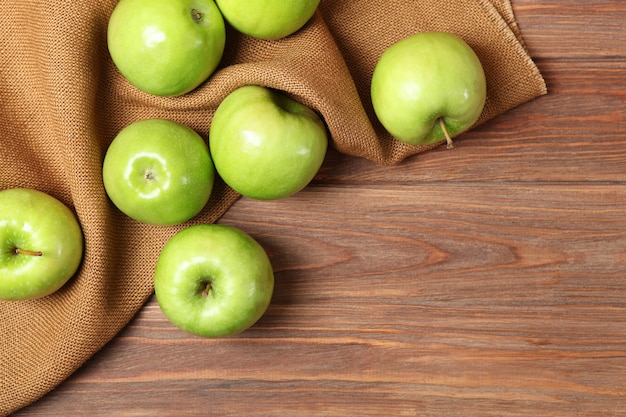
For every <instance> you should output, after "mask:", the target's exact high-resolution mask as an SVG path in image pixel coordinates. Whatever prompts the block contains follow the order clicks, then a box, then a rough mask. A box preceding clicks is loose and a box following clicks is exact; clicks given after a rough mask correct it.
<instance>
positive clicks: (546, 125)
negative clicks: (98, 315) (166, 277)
mask: <svg viewBox="0 0 626 417" xmlns="http://www.w3.org/2000/svg"><path fill="white" fill-rule="evenodd" d="M512 3H513V7H514V11H515V13H516V16H517V19H518V23H519V27H520V29H521V31H522V34H523V36H524V39H525V40H526V42H527V46H528V48H529V51H530V54H531V56H532V57H533V58H534V60H535V61H536V63H537V65H538V66H539V68H540V70H541V71H542V74H543V75H544V77H545V79H546V82H547V85H548V89H549V94H548V95H547V96H544V97H541V98H538V99H536V100H533V101H532V102H530V103H527V104H525V105H523V106H520V107H518V108H516V109H514V110H512V111H509V112H507V113H506V114H504V115H502V116H500V117H498V118H496V119H495V120H492V121H491V122H489V123H487V124H485V125H483V126H481V127H480V128H478V129H476V130H474V131H472V132H470V133H468V134H465V135H464V136H462V138H460V139H459V140H458V141H457V142H456V148H455V149H454V150H452V151H448V150H446V149H445V146H444V147H441V148H438V149H436V150H434V151H431V152H429V153H427V154H423V155H419V156H416V157H414V158H411V159H408V160H406V161H405V162H404V163H402V164H400V165H398V166H394V167H381V166H376V165H374V164H372V163H370V162H368V161H365V160H359V159H355V158H352V157H348V156H345V155H341V154H338V153H337V152H333V151H331V153H330V154H329V156H328V158H327V160H326V162H325V164H324V166H323V169H322V171H321V172H320V174H319V175H318V177H317V178H316V179H315V181H314V183H313V184H311V186H310V187H308V188H307V189H306V190H305V191H303V192H301V193H299V194H298V195H296V196H294V197H292V198H289V199H286V200H281V201H277V202H266V203H259V202H256V201H250V200H246V199H242V200H240V201H238V202H237V203H236V204H235V205H234V207H233V208H232V209H231V210H230V211H229V212H228V213H227V214H226V216H225V217H224V218H223V219H222V220H221V222H222V223H226V224H232V225H236V226H239V227H242V228H243V229H245V230H246V231H248V232H249V233H250V234H252V235H253V236H254V237H255V238H257V239H258V240H259V241H260V242H261V243H262V244H263V245H264V246H265V248H266V249H267V250H268V251H269V252H270V255H271V258H272V262H273V264H274V266H275V269H276V292H275V296H274V299H273V303H272V305H271V307H270V309H269V311H268V312H267V314H266V315H265V316H264V317H263V318H262V319H261V321H260V322H259V323H258V324H257V325H256V326H255V327H254V328H252V329H250V330H248V331H247V332H245V333H243V334H241V335H239V336H237V337H234V338H230V339H222V340H203V339H199V338H196V337H193V336H188V335H186V334H184V333H183V332H181V331H179V330H178V329H176V328H174V327H173V326H172V325H171V324H170V323H169V322H168V321H167V320H166V319H165V318H164V316H163V315H162V313H161V312H160V310H159V307H158V305H157V304H156V301H155V300H154V298H153V299H151V300H150V302H149V303H148V304H147V305H146V306H145V308H144V309H142V310H141V312H140V313H139V314H138V316H137V317H136V318H135V319H134V320H133V321H132V322H131V323H130V324H129V325H128V327H127V328H126V329H125V330H123V331H122V332H121V333H120V334H119V336H118V337H116V338H115V339H114V340H113V341H112V342H111V343H110V344H109V345H107V346H106V347H105V348H104V349H103V350H102V351H101V352H99V353H98V354H96V355H95V356H94V357H93V359H92V360H90V361H89V362H87V363H86V364H85V365H84V366H83V367H82V368H81V369H80V370H79V371H78V372H76V373H75V374H74V375H73V376H72V377H70V378H69V379H68V380H67V381H66V382H65V383H63V384H62V385H60V386H59V387H58V388H57V389H56V390H54V391H53V392H51V393H50V394H48V395H46V396H45V397H44V398H43V399H41V400H40V401H38V402H36V403H35V404H33V405H31V406H29V407H26V408H24V409H22V410H21V411H19V412H17V413H16V414H15V415H19V416H47V417H54V416H60V417H61V416H62V417H71V416H154V417H157V416H298V417H301V416H594V417H596V416H616V415H626V266H625V265H626V231H625V228H626V111H625V108H626V2H624V1H621V0H607V1H600V0H588V1H585V2H580V1H573V0H550V1H541V2H538V1H534V0H513V2H512Z"/></svg>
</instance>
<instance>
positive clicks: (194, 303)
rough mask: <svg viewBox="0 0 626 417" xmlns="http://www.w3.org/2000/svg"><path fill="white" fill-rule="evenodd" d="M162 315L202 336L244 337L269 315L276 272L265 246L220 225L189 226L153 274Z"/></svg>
mask: <svg viewBox="0 0 626 417" xmlns="http://www.w3.org/2000/svg"><path fill="white" fill-rule="evenodd" d="M154 290H155V294H156V298H157V302H158V303H159V306H160V307H161V310H162V311H163V314H165V316H166V317H167V318H168V319H169V320H170V321H171V322H172V323H173V324H174V325H176V326H177V327H179V328H180V329H182V330H184V331H186V332H188V333H191V334H194V335H197V336H202V337H225V336H231V335H234V334H237V333H240V332H242V331H244V330H246V329H247V328H249V327H250V326H252V325H253V324H254V323H256V322H257V321H258V319H259V318H261V316H262V315H263V314H264V313H265V311H266V310H267V307H268V306H269V304H270V301H271V298H272V293H273V291H274V272H273V269H272V265H271V263H270V260H269V257H268V256H267V254H266V252H265V250H264V249H263V247H261V245H260V244H259V243H258V242H257V241H256V240H254V239H253V238H252V237H251V236H250V235H248V234H247V233H245V232H243V231H242V230H240V229H238V228H235V227H232V226H227V225H221V224H202V225H196V226H190V227H188V228H186V229H183V230H181V231H179V232H178V233H176V234H175V235H174V236H173V237H172V238H171V239H170V240H169V241H168V242H167V243H166V244H165V246H164V247H163V250H162V251H161V253H160V255H159V259H158V261H157V264H156V267H155V272H154Z"/></svg>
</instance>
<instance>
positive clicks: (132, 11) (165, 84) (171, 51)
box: [107, 0, 226, 96]
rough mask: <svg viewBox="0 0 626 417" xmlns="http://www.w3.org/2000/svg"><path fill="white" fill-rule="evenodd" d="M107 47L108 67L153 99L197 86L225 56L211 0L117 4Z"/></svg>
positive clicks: (219, 20)
mask: <svg viewBox="0 0 626 417" xmlns="http://www.w3.org/2000/svg"><path fill="white" fill-rule="evenodd" d="M107 41H108V47H109V52H110V54H111V58H112V59H113V62H114V63H115V65H116V66H117V68H118V69H119V71H120V72H121V73H122V75H124V77H126V79H128V81H129V82H130V83H131V84H133V85H134V86H135V87H137V88H139V89H140V90H142V91H145V92H147V93H150V94H154V95H158V96H177V95H181V94H185V93H187V92H189V91H191V90H193V89H194V88H196V87H198V86H199V85H200V84H202V83H203V82H204V81H205V80H206V79H207V78H208V77H209V76H210V75H211V74H212V73H213V72H214V71H215V69H216V68H217V66H218V64H219V62H220V61H221V59H222V55H223V53H224V47H225V43H226V28H225V24H224V19H223V17H222V14H221V13H220V11H219V9H218V8H217V5H216V4H215V2H214V1H213V0H120V2H119V3H118V4H117V5H116V7H115V9H114V10H113V13H112V14H111V16H110V19H109V24H108V30H107Z"/></svg>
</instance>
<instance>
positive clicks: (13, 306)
mask: <svg viewBox="0 0 626 417" xmlns="http://www.w3.org/2000/svg"><path fill="white" fill-rule="evenodd" d="M115 4H116V0H97V1H96V0H39V1H2V2H0V15H1V16H2V19H1V20H0V65H1V66H0V135H1V136H0V189H4V188H11V187H32V188H36V189H39V190H41V191H44V192H47V193H49V194H51V195H53V196H55V197H57V198H59V199H60V200H62V201H63V202H65V203H66V204H67V205H69V206H70V207H71V208H73V209H74V210H75V211H76V213H77V215H78V217H79V218H80V222H81V225H82V227H83V230H84V234H85V242H86V251H85V257H84V262H83V265H82V267H81V269H80V270H79V272H78V274H77V275H76V276H75V277H74V278H73V279H72V280H71V281H70V282H69V283H68V284H67V285H66V286H65V287H64V288H63V289H62V290H60V291H58V292H57V293H55V294H53V295H52V296H49V297H46V298H44V299H40V300H36V301H28V302H0V326H1V334H0V415H7V414H9V413H10V412H11V411H13V410H16V409H18V408H20V407H23V406H25V405H27V404H29V403H31V402H33V401H35V400H36V399H38V398H39V397H41V396H42V395H44V394H46V393H47V392H48V391H50V390H51V389H53V388H54V387H55V386H57V385H58V384H59V383H61V382H62V381H63V380H64V379H65V378H67V377H68V376H69V375H70V374H71V373H72V372H73V371H75V370H76V369H77V368H78V367H79V366H81V364H83V362H84V361H86V360H87V359H88V358H89V357H90V356H92V355H93V354H94V353H95V352H96V351H98V350H99V349H100V348H101V347H102V346H103V345H104V344H106V343H107V342H108V341H109V340H110V339H111V338H112V337H113V336H114V335H115V334H116V333H117V332H118V331H119V330H120V329H121V328H122V327H123V326H125V325H126V324H127V323H128V321H129V320H130V319H131V318H132V317H133V315H134V314H135V313H136V312H137V311H138V310H139V309H140V308H141V307H142V305H143V304H144V303H145V301H146V300H147V298H148V297H149V296H150V295H151V294H152V291H153V286H152V272H153V267H154V264H155V262H156V259H157V256H158V254H159V251H160V249H161V247H162V245H163V244H164V243H165V241H166V240H167V239H168V238H169V237H170V236H171V235H172V234H173V233H174V232H176V231H177V230H179V229H180V228H181V227H185V226H189V225H190V224H195V223H210V222H214V221H215V220H217V219H218V218H219V217H220V216H221V215H222V214H223V213H224V212H225V211H226V210H227V209H228V208H229V207H230V205H231V204H232V203H233V202H234V201H235V200H236V199H237V198H238V196H237V195H236V194H235V193H234V192H232V191H231V190H229V189H228V188H227V187H225V186H224V185H223V184H221V183H218V184H217V186H216V189H215V191H214V194H213V196H212V198H211V202H210V204H209V205H208V207H207V208H206V209H205V210H204V211H203V212H202V213H201V215H199V216H198V217H197V218H195V219H193V220H192V221H191V222H189V223H187V224H185V225H181V226H177V227H151V226H146V225H142V224H138V223H136V222H134V221H131V220H129V219H128V218H126V217H124V216H123V215H121V214H120V213H119V212H118V211H117V210H116V209H115V208H114V207H113V206H112V204H111V203H110V202H109V201H108V200H107V197H106V194H105V192H104V189H103V186H102V181H101V164H102V159H103V155H104V153H105V151H106V148H107V145H108V144H109V143H110V141H111V140H112V139H113V137H114V136H115V135H116V133H117V132H118V131H119V130H120V129H121V128H122V127H124V126H125V125H127V124H129V123H130V122H132V121H134V120H138V119H142V118H148V117H164V118H170V119H174V120H177V121H180V122H182V123H185V124H187V125H189V126H190V127H192V128H193V129H195V130H197V131H198V132H199V133H200V134H202V135H204V136H205V137H206V136H207V134H208V131H209V124H210V122H211V117H212V114H213V111H214V109H215V108H216V106H217V105H218V103H219V102H220V100H222V99H223V98H224V97H225V96H226V95H227V94H228V93H229V92H230V91H232V90H233V89H235V88H236V87H238V86H241V85H244V84H261V85H266V86H270V87H275V88H278V89H281V90H284V91H287V92H289V93H291V94H292V95H293V96H295V97H296V98H297V99H299V100H301V101H302V102H304V103H306V104H308V105H309V106H311V107H313V108H314V109H316V110H317V111H318V112H319V113H320V114H321V115H322V116H323V118H324V120H325V121H326V123H327V125H328V129H329V132H330V134H331V136H332V146H334V147H335V148H336V149H338V150H339V151H341V152H343V153H346V154H349V155H353V156H355V157H362V158H367V159H369V160H371V161H373V163H377V164H385V165H389V164H396V163H399V162H400V161H402V160H403V159H405V158H406V157H407V156H410V155H414V154H416V153H418V152H422V151H425V150H427V148H421V147H412V146H408V145H403V144H401V143H399V142H397V141H394V140H393V139H391V138H390V137H389V136H388V135H387V134H385V132H384V131H383V130H382V128H381V127H380V125H379V124H378V123H377V122H376V120H375V118H374V117H373V113H372V109H371V104H370V102H369V81H370V77H371V74H372V71H373V69H374V65H375V63H376V61H377V59H378V57H379V56H380V54H381V52H382V51H383V49H385V48H386V47H388V46H389V45H391V44H392V43H393V42H395V41H397V40H399V39H400V38H403V37H405V36H408V35H410V34H413V33H415V32H418V31H425V30H435V29H436V30H444V31H449V32H453V33H456V34H458V35H460V36H461V37H462V38H464V39H465V40H466V41H467V42H468V43H469V44H470V45H471V46H472V47H473V48H474V49H475V50H476V52H477V54H478V56H479V57H480V59H481V60H482V63H483V65H484V67H485V72H486V74H487V83H488V99H487V104H486V107H485V110H484V114H483V115H482V117H481V119H480V123H482V122H484V121H486V120H488V119H490V118H492V117H494V116H497V115H498V114H501V113H502V112H504V111H506V110H508V109H511V108H513V107H515V106H517V105H519V104H521V103H524V102H526V101H529V100H530V99H532V98H534V97H537V96H539V95H541V94H544V93H545V92H546V90H545V84H544V81H543V79H542V77H541V75H540V73H539V71H538V70H537V68H536V67H535V65H534V64H533V62H532V61H531V59H530V58H529V56H528V53H527V51H526V50H525V47H524V44H523V42H522V40H521V36H520V33H519V31H518V28H517V26H516V23H515V19H514V16H513V12H512V8H511V5H510V4H509V1H508V0H403V1H401V0H391V1H389V0H387V1H374V2H372V1H371V0H341V1H339V0H322V4H321V6H320V10H319V12H318V13H317V14H316V15H315V17H314V18H313V19H312V21H311V22H309V24H308V25H307V26H306V27H305V28H304V29H303V30H302V31H301V32H299V33H298V34H297V35H294V36H292V37H290V38H287V39H284V40H282V41H279V42H267V41H255V40H252V39H249V38H246V37H244V36H241V35H239V34H237V33H234V32H233V31H229V32H228V40H227V47H226V53H225V56H224V58H223V61H222V65H221V67H220V68H219V70H218V72H216V73H215V75H214V76H213V77H212V78H211V79H210V80H209V81H208V82H207V83H205V84H204V85H203V86H201V87H200V88H199V89H197V90H196V91H194V92H192V93H190V94H188V95H185V96H182V97H177V98H157V97H152V96H149V95H147V94H145V93H142V92H140V91H138V90H136V89H135V88H133V87H131V86H130V85H129V84H128V83H127V82H126V81H125V80H124V79H123V78H121V76H120V75H119V73H118V72H117V70H116V69H115V67H114V66H113V64H112V62H111V60H110V57H109V54H108V51H107V45H106V27H107V21H108V17H109V15H110V13H111V11H112V10H113V7H114V6H115ZM413 163H419V160H414V162H413ZM250 215H251V216H254V214H253V213H252V214H250Z"/></svg>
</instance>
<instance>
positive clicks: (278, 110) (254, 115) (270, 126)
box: [209, 85, 328, 200]
mask: <svg viewBox="0 0 626 417" xmlns="http://www.w3.org/2000/svg"><path fill="white" fill-rule="evenodd" d="M209 147H210V150H211V155H212V157H213V162H214V163H215V168H216V170H217V172H218V174H219V175H220V176H221V178H222V179H223V180H224V182H225V183H226V184H228V185H229V186H230V187H231V188H233V189H234V190H235V191H237V192H238V193H240V194H242V195H243V196H246V197H250V198H253V199H257V200H275V199H279V198H284V197H288V196H290V195H292V194H295V193H296V192H298V191H300V190H302V189H303V188H304V187H305V186H306V185H308V183H309V182H310V181H311V180H312V179H313V177H314V176H315V174H316V173H317V172H318V170H319V168H320V166H321V165H322V163H323V161H324V157H325V156H326V150H327V147H328V136H327V133H326V126H325V125H324V123H323V122H322V120H321V119H320V117H319V116H318V115H317V114H316V113H315V112H314V111H313V110H311V109H310V108H308V107H306V106H305V105H303V104H300V103H298V102H297V101H295V100H293V99H291V98H289V97H287V96H286V95H285V94H283V93H282V92H279V91H276V90H272V89H269V88H266V87H261V86H256V85H248V86H244V87H240V88H238V89H236V90H235V91H233V92H232V93H230V94H229V95H228V96H227V97H226V98H225V99H224V100H223V101H222V102H221V103H220V105H219V106H218V108H217V110H216V111H215V114H214V116H213V120H212V121H211V127H210V131H209Z"/></svg>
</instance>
